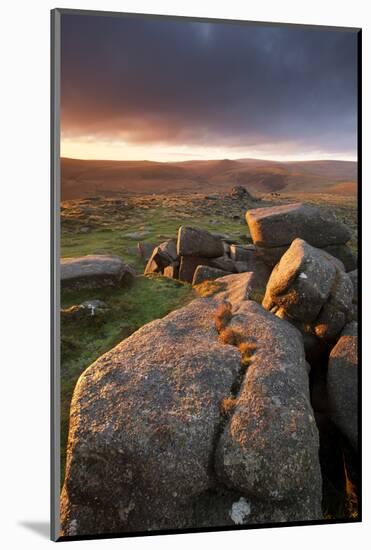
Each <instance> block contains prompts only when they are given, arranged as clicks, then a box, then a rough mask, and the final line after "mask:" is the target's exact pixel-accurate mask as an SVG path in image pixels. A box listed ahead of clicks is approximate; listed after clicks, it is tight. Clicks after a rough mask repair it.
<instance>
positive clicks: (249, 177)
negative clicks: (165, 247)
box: [61, 158, 357, 200]
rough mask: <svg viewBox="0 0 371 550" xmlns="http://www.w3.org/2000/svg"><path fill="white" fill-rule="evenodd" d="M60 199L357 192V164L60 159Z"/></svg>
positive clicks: (250, 160)
mask: <svg viewBox="0 0 371 550" xmlns="http://www.w3.org/2000/svg"><path fill="white" fill-rule="evenodd" d="M61 173H62V200H68V199H76V198H84V197H89V196H92V195H96V194H99V195H105V196H115V195H116V194H121V193H123V192H125V193H128V194H134V195H138V194H149V193H156V194H157V193H158V194H162V193H163V194H165V193H190V192H195V191H199V190H202V192H204V193H211V192H212V193H216V192H223V191H227V190H228V189H229V188H230V187H231V186H233V185H246V186H247V187H248V189H249V190H250V191H254V192H260V193H269V192H282V191H285V192H297V191H300V192H316V193H330V194H342V195H354V193H355V192H356V187H357V184H356V181H357V163H356V162H348V161H333V160H324V161H302V162H275V161H266V160H256V159H241V160H228V159H224V160H210V161H204V160H202V161H195V160H191V161H186V162H171V163H170V162H168V163H163V162H149V161H101V160H77V159H69V158H62V160H61Z"/></svg>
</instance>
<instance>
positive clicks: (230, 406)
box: [219, 397, 237, 417]
mask: <svg viewBox="0 0 371 550" xmlns="http://www.w3.org/2000/svg"><path fill="white" fill-rule="evenodd" d="M236 405H237V399H235V398H234V397H224V399H222V400H221V402H220V404H219V410H220V412H221V414H222V415H224V416H227V417H228V416H230V415H231V414H232V413H233V411H234V409H235V408H236Z"/></svg>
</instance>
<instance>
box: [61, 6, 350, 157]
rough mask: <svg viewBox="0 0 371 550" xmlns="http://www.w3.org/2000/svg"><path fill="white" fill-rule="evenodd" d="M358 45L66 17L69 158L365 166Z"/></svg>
mask: <svg viewBox="0 0 371 550" xmlns="http://www.w3.org/2000/svg"><path fill="white" fill-rule="evenodd" d="M356 137H357V35H356V32H355V31H344V30H343V31H337V30H318V28H317V29H315V30H313V29H309V28H306V27H290V26H273V25H253V24H249V25H246V24H239V23H237V24H236V23H224V22H220V23H219V22H218V23H211V22H206V21H205V22H194V21H190V20H169V19H163V18H152V19H148V18H141V17H139V16H135V17H133V16H131V17H129V16H126V17H112V16H111V17H110V16H93V15H77V14H63V15H62V26H61V155H62V156H65V157H72V158H84V159H112V160H154V161H161V162H168V161H184V160H191V159H197V160H201V159H221V158H222V159H224V158H230V159H236V158H262V159H272V160H311V159H338V160H356V157H357V143H356Z"/></svg>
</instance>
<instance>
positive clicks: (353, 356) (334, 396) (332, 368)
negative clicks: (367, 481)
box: [327, 322, 358, 449]
mask: <svg viewBox="0 0 371 550" xmlns="http://www.w3.org/2000/svg"><path fill="white" fill-rule="evenodd" d="M327 393H328V397H329V402H330V410H331V418H332V420H333V422H334V423H335V424H336V425H337V427H338V428H339V429H340V431H342V432H343V434H344V435H345V436H346V437H347V438H348V439H349V441H350V442H351V444H352V445H353V447H354V448H355V449H357V446H358V325H357V323H356V322H352V323H349V324H348V325H346V327H345V328H344V330H343V331H342V333H341V336H340V338H339V340H338V342H337V344H336V346H335V347H334V348H333V349H332V350H331V353H330V359H329V364H328V371H327Z"/></svg>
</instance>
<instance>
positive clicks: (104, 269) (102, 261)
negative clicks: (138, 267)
mask: <svg viewBox="0 0 371 550" xmlns="http://www.w3.org/2000/svg"><path fill="white" fill-rule="evenodd" d="M135 276H136V273H135V271H134V269H133V268H132V267H131V266H129V265H127V264H126V263H125V262H123V261H122V260H121V258H119V257H118V256H108V255H88V256H81V257H78V258H62V259H61V286H62V288H75V289H83V288H101V287H106V286H122V285H128V284H130V283H132V282H133V280H134V279H135Z"/></svg>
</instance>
